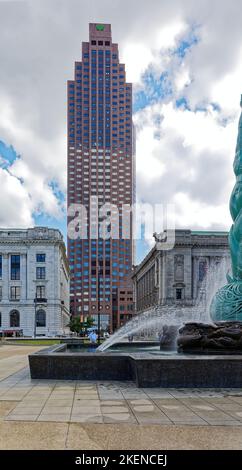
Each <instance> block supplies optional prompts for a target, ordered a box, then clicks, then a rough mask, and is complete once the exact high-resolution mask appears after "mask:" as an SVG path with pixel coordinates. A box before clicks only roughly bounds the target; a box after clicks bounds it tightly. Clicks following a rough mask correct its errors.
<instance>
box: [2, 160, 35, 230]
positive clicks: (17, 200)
mask: <svg viewBox="0 0 242 470" xmlns="http://www.w3.org/2000/svg"><path fill="white" fill-rule="evenodd" d="M0 188H1V204H0V226H1V227H23V228H25V227H31V226H32V225H33V218H32V209H33V208H32V202H31V198H30V197H29V195H28V193H27V191H26V190H25V188H24V187H23V186H22V185H21V183H20V181H19V180H18V179H17V178H15V177H13V176H11V175H10V174H9V173H8V172H7V171H6V170H2V169H1V168H0Z"/></svg>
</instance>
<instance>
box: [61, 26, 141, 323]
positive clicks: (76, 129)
mask: <svg viewBox="0 0 242 470" xmlns="http://www.w3.org/2000/svg"><path fill="white" fill-rule="evenodd" d="M67 145H68V214H69V216H68V222H70V221H71V220H72V221H73V217H74V216H77V217H80V215H81V207H83V206H84V207H85V210H86V219H85V224H83V223H82V228H83V225H85V228H86V233H83V232H82V233H80V230H79V231H78V227H77V230H76V231H74V235H73V234H72V235H70V231H69V232H68V257H69V263H70V269H71V293H70V295H71V298H70V300H71V312H72V314H73V315H80V316H81V317H86V316H88V315H90V316H92V317H93V318H94V319H95V321H97V317H98V314H99V315H100V319H101V326H102V327H103V328H104V329H108V330H110V331H113V330H114V329H115V328H117V327H118V326H120V325H122V324H123V323H124V322H125V321H126V320H127V319H129V318H130V317H131V316H132V283H131V280H130V278H131V269H132V251H133V250H132V246H133V243H132V215H131V216H130V217H129V207H130V206H131V205H132V204H133V203H134V197H135V196H134V145H133V132H132V84H131V83H127V82H126V74H125V65H124V64H122V63H120V61H119V51H118V44H115V43H113V42H112V34H111V25H110V24H93V23H92V24H90V25H89V42H83V43H82V60H80V61H77V62H75V78H74V80H69V81H68V144H67ZM94 198H96V199H94ZM108 204H109V206H110V207H109V209H110V211H109V212H108V211H106V215H113V213H114V214H116V215H115V221H116V223H112V224H111V225H110V226H109V227H111V226H112V230H113V232H112V236H111V237H109V236H108V235H107V236H105V237H103V236H101V235H100V229H99V230H97V228H96V225H95V224H96V222H97V221H98V224H99V225H100V222H101V224H103V225H105V224H107V229H108V221H107V219H106V218H105V217H104V216H100V214H104V213H105V210H103V206H104V205H106V206H104V208H105V207H106V208H107V205H108ZM74 205H75V206H74ZM93 205H94V206H95V208H94V210H93ZM115 207H116V209H115ZM115 210H116V212H115ZM124 213H125V214H126V218H125V221H126V222H124V217H122V214H124ZM97 214H98V215H97ZM94 219H95V220H94ZM80 225H81V224H79V228H80ZM84 232H85V230H84Z"/></svg>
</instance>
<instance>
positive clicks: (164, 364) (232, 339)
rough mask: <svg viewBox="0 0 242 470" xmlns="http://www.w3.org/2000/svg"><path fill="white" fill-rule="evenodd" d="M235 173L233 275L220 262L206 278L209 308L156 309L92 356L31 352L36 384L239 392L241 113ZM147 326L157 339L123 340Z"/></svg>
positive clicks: (59, 349) (63, 349)
mask: <svg viewBox="0 0 242 470" xmlns="http://www.w3.org/2000/svg"><path fill="white" fill-rule="evenodd" d="M241 105H242V100H241ZM234 172H235V175H236V185H235V188H234V190H233V192H232V196H231V201H230V210H231V215H232V218H233V222H234V223H233V225H232V228H231V230H230V234H229V245H230V250H231V259H232V276H229V275H228V276H227V282H228V283H227V285H225V286H224V285H223V283H224V280H223V279H224V277H225V276H223V273H224V270H225V266H224V265H223V264H222V265H221V266H220V268H219V269H220V271H219V272H218V271H216V270H213V269H212V270H211V271H210V272H209V273H208V275H207V279H206V286H204V288H205V287H206V300H207V303H206V304H204V298H203V296H202V297H201V298H200V299H198V302H197V304H196V305H195V307H194V308H191V307H189V308H181V307H179V308H177V307H175V306H172V307H168V306H158V307H157V308H155V309H151V310H148V311H146V312H143V313H142V314H141V315H138V316H136V317H134V318H133V319H132V320H131V321H130V322H128V323H127V324H126V325H124V326H123V327H122V328H120V329H119V330H118V331H117V332H116V333H115V334H114V335H112V336H111V337H110V338H109V339H107V340H106V341H105V342H104V343H103V344H102V345H101V346H100V347H99V348H98V350H96V351H95V352H93V351H92V352H87V350H85V348H84V346H83V345H80V349H81V351H80V352H78V351H77V350H75V349H74V350H73V349H72V348H71V345H69V344H60V345H57V346H54V347H51V348H48V349H47V350H42V351H40V352H37V353H35V354H31V355H30V356H29V364H30V372H31V377H32V378H33V379H55V380H56V379H61V380H63V379H64V380H68V379H71V380H73V379H79V380H80V379H83V380H133V381H135V382H136V384H137V386H138V387H171V388H173V387H192V388H194V387H206V388H214V387H216V388H226V387H229V388H231V387H242V360H241V359H242V357H241V355H240V354H241V353H242V248H241V247H242V114H241V117H240V122H239V134H238V141H237V147H236V156H235V161H234ZM161 243H162V240H159V244H161ZM215 280H216V282H215ZM203 291H204V289H203ZM144 329H146V330H152V331H155V332H156V333H159V338H156V341H153V342H148V344H147V343H146V344H145V343H143V344H141V343H140V342H139V343H138V344H137V342H134V343H130V344H129V343H127V342H126V343H125V342H124V341H123V340H124V339H125V338H126V337H127V336H128V335H134V334H137V333H139V332H141V331H143V330H144ZM178 331H179V334H178V338H177V346H176V344H175V343H176V335H177V332H178ZM117 348H118V349H117Z"/></svg>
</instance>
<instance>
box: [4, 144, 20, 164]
mask: <svg viewBox="0 0 242 470" xmlns="http://www.w3.org/2000/svg"><path fill="white" fill-rule="evenodd" d="M18 158H19V155H18V154H17V152H16V150H15V149H14V147H13V146H12V145H7V144H6V143H5V142H3V141H2V140H0V167H1V168H4V169H7V168H8V167H9V166H11V165H12V164H13V163H14V161H15V160H17V159H18Z"/></svg>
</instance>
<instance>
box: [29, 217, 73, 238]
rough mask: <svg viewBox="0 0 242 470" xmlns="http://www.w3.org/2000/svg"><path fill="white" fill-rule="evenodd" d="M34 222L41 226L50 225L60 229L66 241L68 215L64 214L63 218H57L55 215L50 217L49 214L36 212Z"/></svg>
mask: <svg viewBox="0 0 242 470" xmlns="http://www.w3.org/2000/svg"><path fill="white" fill-rule="evenodd" d="M34 223H35V225H38V226H40V227H49V228H56V229H59V230H60V231H61V233H62V235H63V237H64V239H65V242H66V234H67V228H66V215H65V214H63V217H62V218H61V219H58V220H57V219H55V218H54V217H50V216H48V215H47V214H34Z"/></svg>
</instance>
